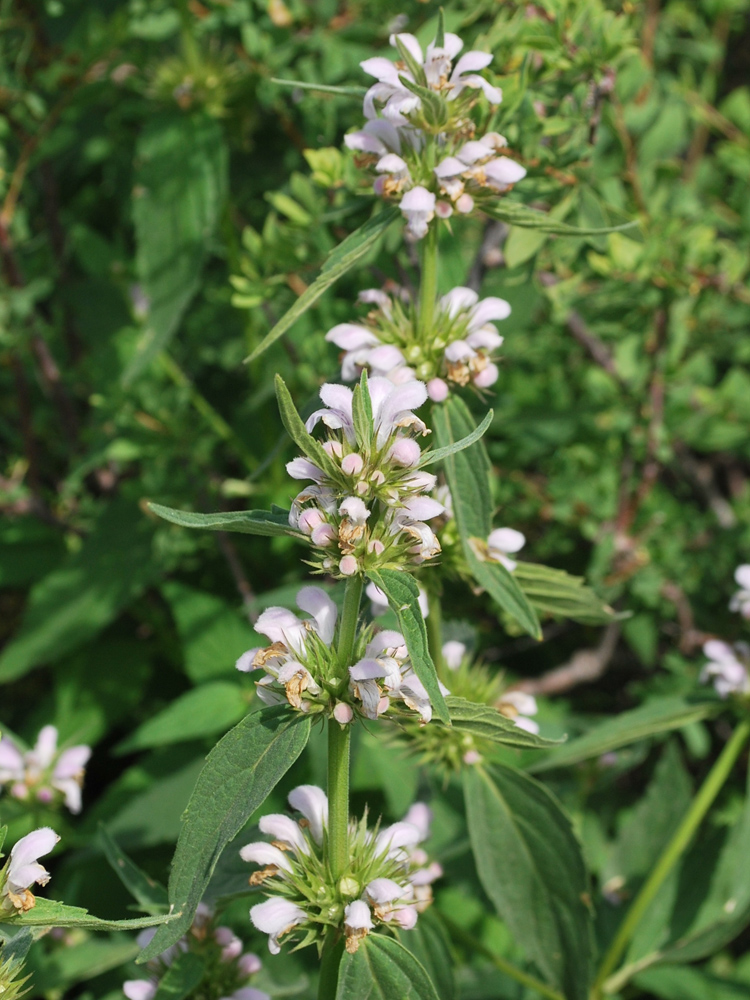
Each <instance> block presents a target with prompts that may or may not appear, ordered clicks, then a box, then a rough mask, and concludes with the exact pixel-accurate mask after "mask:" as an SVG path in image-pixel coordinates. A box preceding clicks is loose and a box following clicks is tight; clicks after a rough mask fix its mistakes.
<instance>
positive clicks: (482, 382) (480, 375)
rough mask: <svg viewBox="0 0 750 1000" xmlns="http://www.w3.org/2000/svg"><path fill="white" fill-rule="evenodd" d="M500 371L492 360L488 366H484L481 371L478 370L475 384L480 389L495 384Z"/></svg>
mask: <svg viewBox="0 0 750 1000" xmlns="http://www.w3.org/2000/svg"><path fill="white" fill-rule="evenodd" d="M499 374H500V372H499V371H498V370H497V365H493V364H492V362H490V363H489V364H488V365H487V367H486V368H483V369H482V370H481V372H477V374H476V375H475V376H474V380H473V381H474V385H475V386H476V387H477V388H478V389H487V388H488V387H489V386H491V385H494V384H495V382H497V378H498V375H499Z"/></svg>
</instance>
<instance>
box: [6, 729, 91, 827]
mask: <svg viewBox="0 0 750 1000" xmlns="http://www.w3.org/2000/svg"><path fill="white" fill-rule="evenodd" d="M57 738H58V733H57V729H56V727H55V726H44V727H43V728H42V729H41V730H40V732H39V736H38V737H37V741H36V744H35V745H34V747H33V749H31V750H27V751H26V753H21V751H20V750H19V749H18V748H17V747H16V746H15V744H14V743H13V741H12V740H10V739H8V738H7V737H3V739H2V740H0V785H3V784H5V783H6V782H7V783H10V784H11V794H12V795H13V796H14V797H15V798H19V799H26V798H28V797H29V796H30V795H33V796H34V797H35V798H36V799H37V801H39V802H44V803H47V802H52V801H53V800H54V799H55V793H56V792H59V793H60V794H61V795H62V798H63V801H64V802H65V805H66V807H67V808H68V809H69V810H70V812H72V813H79V812H80V811H81V785H82V784H83V777H84V770H85V767H86V764H87V763H88V760H89V758H90V757H91V747H88V746H84V745H80V746H74V747H69V748H68V749H66V750H58V747H57Z"/></svg>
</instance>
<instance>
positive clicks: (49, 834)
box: [0, 826, 60, 920]
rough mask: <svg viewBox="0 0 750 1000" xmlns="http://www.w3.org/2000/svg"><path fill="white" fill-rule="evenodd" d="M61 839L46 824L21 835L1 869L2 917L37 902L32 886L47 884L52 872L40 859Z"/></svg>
mask: <svg viewBox="0 0 750 1000" xmlns="http://www.w3.org/2000/svg"><path fill="white" fill-rule="evenodd" d="M59 840H60V838H59V837H58V835H57V834H56V833H55V831H54V830H51V829H50V828H49V827H48V826H43V827H41V829H39V830H34V831H33V832H32V833H27V834H26V836H25V837H21V839H20V840H19V841H17V842H16V843H15V844H14V845H13V847H12V848H11V851H10V856H9V858H8V860H7V861H6V862H5V864H4V865H3V867H2V868H0V920H3V919H4V917H3V915H4V914H5V915H6V917H7V915H9V914H15V913H19V912H20V913H25V912H27V911H28V910H31V909H33V907H34V906H35V905H36V900H35V899H34V894H33V893H32V892H31V887H32V885H34V884H36V885H46V884H47V883H48V882H49V880H50V874H49V872H48V871H47V870H46V868H44V866H43V865H40V864H39V858H42V857H44V855H45V854H49V852H50V851H51V850H52V848H53V847H54V846H55V844H56V843H57V842H58V841H59Z"/></svg>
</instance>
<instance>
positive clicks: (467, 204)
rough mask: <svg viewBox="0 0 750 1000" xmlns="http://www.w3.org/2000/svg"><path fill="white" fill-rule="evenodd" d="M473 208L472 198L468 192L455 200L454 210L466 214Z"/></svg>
mask: <svg viewBox="0 0 750 1000" xmlns="http://www.w3.org/2000/svg"><path fill="white" fill-rule="evenodd" d="M473 208H474V199H473V198H472V197H471V195H470V194H462V195H461V197H460V198H459V199H458V200H457V201H456V211H457V212H460V213H461V215H467V214H468V213H469V212H470V211H471V210H472V209H473Z"/></svg>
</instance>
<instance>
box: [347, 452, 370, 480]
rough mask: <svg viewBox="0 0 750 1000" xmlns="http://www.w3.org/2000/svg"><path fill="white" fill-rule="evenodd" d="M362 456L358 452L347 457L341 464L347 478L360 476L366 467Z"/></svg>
mask: <svg viewBox="0 0 750 1000" xmlns="http://www.w3.org/2000/svg"><path fill="white" fill-rule="evenodd" d="M364 464H365V463H364V462H363V461H362V456H361V455H358V454H357V453H356V452H352V453H351V454H350V455H347V456H346V457H345V458H344V460H343V461H342V462H341V471H342V472H344V473H345V474H346V475H347V476H358V475H359V474H360V472H361V471H362V469H363V467H364Z"/></svg>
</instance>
